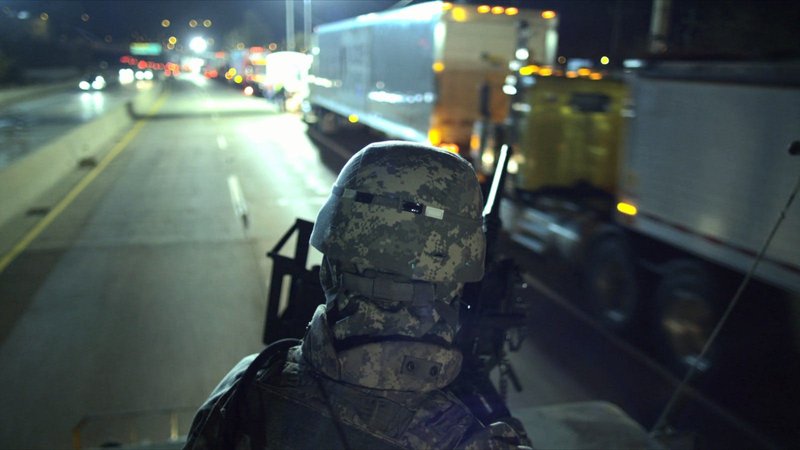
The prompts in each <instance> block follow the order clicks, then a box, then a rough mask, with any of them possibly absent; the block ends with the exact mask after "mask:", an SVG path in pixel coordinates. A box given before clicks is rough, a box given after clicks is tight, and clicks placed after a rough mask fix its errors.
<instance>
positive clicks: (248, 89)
mask: <svg viewBox="0 0 800 450" xmlns="http://www.w3.org/2000/svg"><path fill="white" fill-rule="evenodd" d="M242 92H244V95H248V96H249V95H253V86H247V87H246V88H244V91H242Z"/></svg>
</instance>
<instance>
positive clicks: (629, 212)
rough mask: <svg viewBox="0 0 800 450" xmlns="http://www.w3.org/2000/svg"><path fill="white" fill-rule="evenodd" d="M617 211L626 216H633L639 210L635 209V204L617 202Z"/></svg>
mask: <svg viewBox="0 0 800 450" xmlns="http://www.w3.org/2000/svg"><path fill="white" fill-rule="evenodd" d="M617 211H619V212H621V213H622V214H625V215H626V216H635V215H636V213H638V212H639V210H637V209H636V207H635V206H633V205H631V204H630V203H625V202H619V203H617Z"/></svg>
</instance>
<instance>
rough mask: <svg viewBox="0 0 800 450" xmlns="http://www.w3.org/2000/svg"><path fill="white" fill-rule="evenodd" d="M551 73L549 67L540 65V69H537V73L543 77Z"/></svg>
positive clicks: (551, 70)
mask: <svg viewBox="0 0 800 450" xmlns="http://www.w3.org/2000/svg"><path fill="white" fill-rule="evenodd" d="M552 74H553V69H551V68H549V67H542V69H541V70H540V71H539V75H541V76H543V77H549V76H550V75H552Z"/></svg>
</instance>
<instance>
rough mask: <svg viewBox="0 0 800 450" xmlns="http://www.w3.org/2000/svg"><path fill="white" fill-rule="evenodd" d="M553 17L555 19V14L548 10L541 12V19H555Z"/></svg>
mask: <svg viewBox="0 0 800 450" xmlns="http://www.w3.org/2000/svg"><path fill="white" fill-rule="evenodd" d="M555 17H556V12H555V11H550V10H547V11H542V18H543V19H555Z"/></svg>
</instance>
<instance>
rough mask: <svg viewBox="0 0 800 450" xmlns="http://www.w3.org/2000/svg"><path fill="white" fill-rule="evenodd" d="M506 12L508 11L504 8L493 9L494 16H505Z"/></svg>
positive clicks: (496, 7) (495, 7)
mask: <svg viewBox="0 0 800 450" xmlns="http://www.w3.org/2000/svg"><path fill="white" fill-rule="evenodd" d="M505 11H506V9H505V8H503V7H502V6H494V7H492V14H494V15H500V14H503V13H504V12H505Z"/></svg>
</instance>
